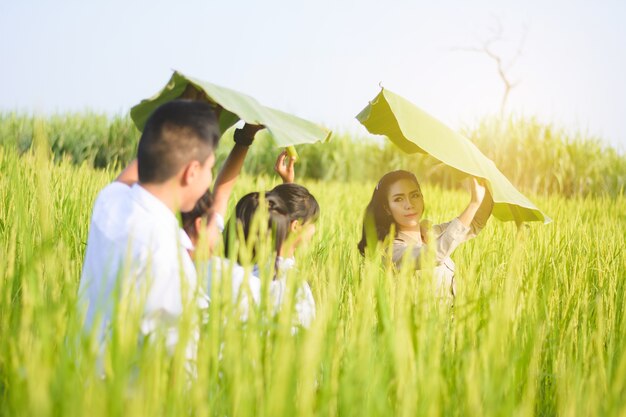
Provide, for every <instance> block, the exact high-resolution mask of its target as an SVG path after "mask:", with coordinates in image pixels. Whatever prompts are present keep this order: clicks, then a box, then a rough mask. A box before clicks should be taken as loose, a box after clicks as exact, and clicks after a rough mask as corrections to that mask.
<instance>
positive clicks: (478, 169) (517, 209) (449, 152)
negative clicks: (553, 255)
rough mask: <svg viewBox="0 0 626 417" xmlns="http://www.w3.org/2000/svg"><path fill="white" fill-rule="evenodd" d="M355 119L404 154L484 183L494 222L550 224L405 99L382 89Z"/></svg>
mask: <svg viewBox="0 0 626 417" xmlns="http://www.w3.org/2000/svg"><path fill="white" fill-rule="evenodd" d="M356 118H357V120H358V121H359V122H361V124H362V125H363V126H365V127H366V128H367V130H368V131H369V132H370V133H373V134H377V135H385V136H387V137H388V138H389V139H390V140H391V141H392V142H393V143H394V144H395V145H397V146H398V147H399V148H400V149H402V150H403V151H404V152H406V153H416V152H420V153H424V154H429V155H431V156H432V157H433V158H435V159H437V160H439V161H440V162H442V163H444V164H446V165H448V166H450V167H452V168H454V169H456V170H458V171H461V172H462V173H465V174H467V175H472V176H474V177H478V178H484V179H486V180H487V183H488V187H489V189H490V191H491V195H492V196H493V200H494V209H493V215H494V216H495V217H496V218H498V219H500V220H502V221H515V222H516V223H518V224H520V223H522V222H525V221H542V222H544V223H549V222H550V221H551V219H550V218H549V217H548V216H546V215H545V214H544V213H543V212H542V211H541V210H539V209H538V208H537V207H536V206H535V205H534V204H533V203H532V202H531V201H530V200H529V199H528V198H526V197H525V196H524V195H523V194H522V193H521V192H519V191H518V190H517V189H516V188H515V186H514V185H513V184H511V182H510V181H509V180H508V178H506V176H505V175H504V174H503V173H502V172H500V170H498V168H497V167H496V165H495V164H494V163H493V161H492V160H491V159H489V158H487V157H486V156H485V155H484V154H483V153H482V152H481V151H480V150H479V149H478V148H477V147H476V145H474V144H473V143H472V142H471V141H470V140H469V139H467V138H466V137H464V136H463V135H461V134H459V133H457V132H455V131H453V130H452V129H450V128H449V127H447V126H446V125H445V124H443V123H442V122H440V121H438V120H437V119H435V118H434V117H432V116H430V115H429V114H427V113H426V112H424V111H423V110H421V109H419V108H418V107H417V106H415V105H414V104H413V103H411V102H410V101H408V100H406V99H405V98H403V97H401V96H399V95H397V94H395V93H392V92H391V91H389V90H387V89H384V88H383V89H381V91H380V93H379V94H378V95H377V96H376V97H375V98H374V100H372V101H371V102H370V103H369V104H368V105H367V106H366V107H365V108H364V109H363V110H362V111H361V112H360V113H359V114H358V115H357V116H356Z"/></svg>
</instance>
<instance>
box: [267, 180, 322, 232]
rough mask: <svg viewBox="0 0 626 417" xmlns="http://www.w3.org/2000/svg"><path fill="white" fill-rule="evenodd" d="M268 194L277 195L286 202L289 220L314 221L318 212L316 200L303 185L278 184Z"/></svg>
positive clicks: (318, 207)
mask: <svg viewBox="0 0 626 417" xmlns="http://www.w3.org/2000/svg"><path fill="white" fill-rule="evenodd" d="M268 194H272V195H277V196H278V197H280V198H281V199H282V200H283V201H284V202H285V204H286V206H287V210H288V212H289V219H290V221H294V220H299V221H301V222H302V223H307V222H315V221H316V220H317V218H318V217H319V214H320V206H319V204H317V200H316V199H315V197H313V195H312V194H311V193H310V192H309V190H307V189H306V188H305V187H303V186H301V185H298V184H293V183H289V184H280V185H277V186H276V187H274V188H273V189H272V190H271V191H269V193H268Z"/></svg>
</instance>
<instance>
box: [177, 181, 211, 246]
mask: <svg viewBox="0 0 626 417" xmlns="http://www.w3.org/2000/svg"><path fill="white" fill-rule="evenodd" d="M212 214H213V194H212V193H211V190H207V191H206V192H205V193H204V194H202V197H200V199H198V201H197V202H196V205H195V206H194V207H193V209H191V211H187V212H183V213H180V216H181V219H182V222H183V229H184V230H185V232H186V233H187V234H188V235H189V236H190V237H198V234H199V233H198V230H197V229H196V219H197V218H199V217H200V218H203V219H205V220H206V221H207V222H208V220H209V219H210V218H211V215H212Z"/></svg>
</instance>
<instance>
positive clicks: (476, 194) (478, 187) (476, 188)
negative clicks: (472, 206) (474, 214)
mask: <svg viewBox="0 0 626 417" xmlns="http://www.w3.org/2000/svg"><path fill="white" fill-rule="evenodd" d="M486 192H487V187H486V186H485V182H484V180H482V179H481V180H478V179H476V178H475V177H472V178H471V179H470V194H471V196H472V197H471V202H472V203H476V204H481V203H482V202H483V200H484V199H485V193H486Z"/></svg>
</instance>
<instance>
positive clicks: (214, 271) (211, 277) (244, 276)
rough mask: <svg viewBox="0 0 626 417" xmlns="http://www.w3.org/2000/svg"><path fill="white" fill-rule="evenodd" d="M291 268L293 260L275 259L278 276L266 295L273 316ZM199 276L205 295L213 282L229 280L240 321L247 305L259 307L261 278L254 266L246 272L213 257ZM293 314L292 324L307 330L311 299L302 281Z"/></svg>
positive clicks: (311, 315)
mask: <svg viewBox="0 0 626 417" xmlns="http://www.w3.org/2000/svg"><path fill="white" fill-rule="evenodd" d="M294 266H295V260H294V258H282V257H279V258H278V271H279V273H278V277H277V279H274V280H272V281H270V282H269V295H270V300H271V302H272V306H273V310H274V313H277V312H278V311H279V310H280V308H281V306H282V304H283V303H284V302H285V301H286V294H287V273H288V271H289V270H290V269H292V268H294ZM201 274H202V275H204V276H206V279H207V289H208V291H209V294H211V291H212V289H214V288H215V287H217V285H216V284H217V282H216V281H217V280H220V279H224V278H228V279H230V282H229V283H228V285H229V286H230V288H231V290H232V293H231V297H232V300H233V301H235V300H239V302H238V308H239V314H240V317H241V319H242V320H244V321H245V320H247V318H248V314H249V308H250V305H251V303H254V304H256V305H259V304H260V302H261V279H260V278H259V274H260V270H259V267H258V265H255V266H254V268H253V269H252V271H250V270H246V269H245V268H244V267H242V266H241V265H239V264H237V263H232V262H230V261H228V260H226V259H221V258H217V257H215V258H212V259H211V261H210V262H209V263H208V264H207V265H206V270H203V271H202V272H201ZM295 312H296V316H295V321H296V324H298V325H301V326H304V327H309V326H310V325H311V323H312V321H313V319H314V318H315V300H314V299H313V294H312V292H311V288H310V287H309V284H308V283H306V282H303V283H302V284H301V285H300V287H298V289H297V291H296V300H295Z"/></svg>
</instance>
